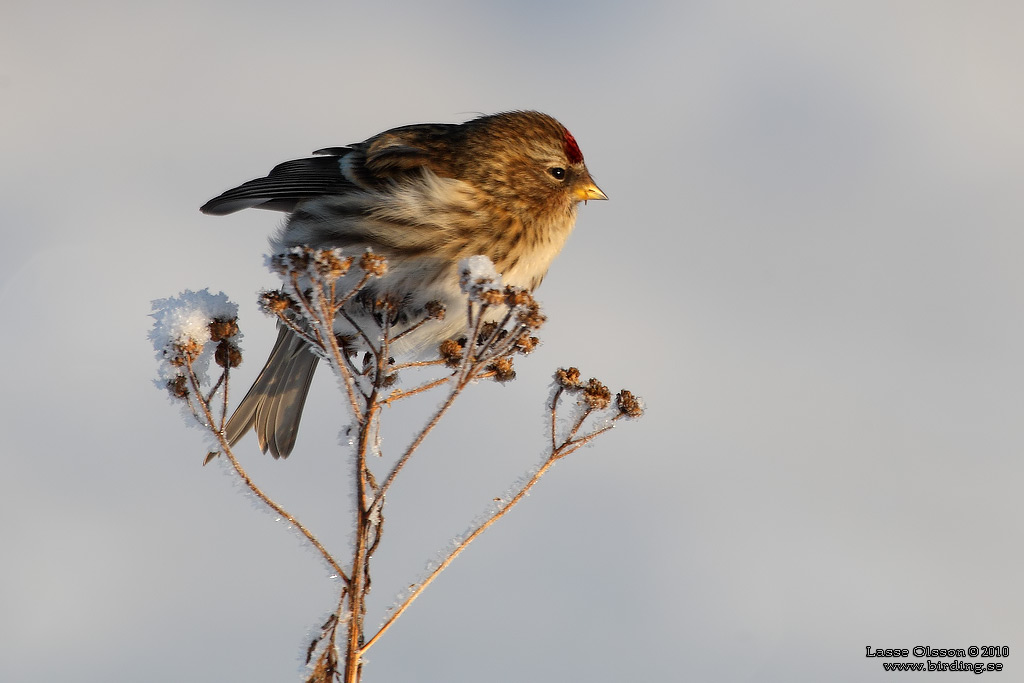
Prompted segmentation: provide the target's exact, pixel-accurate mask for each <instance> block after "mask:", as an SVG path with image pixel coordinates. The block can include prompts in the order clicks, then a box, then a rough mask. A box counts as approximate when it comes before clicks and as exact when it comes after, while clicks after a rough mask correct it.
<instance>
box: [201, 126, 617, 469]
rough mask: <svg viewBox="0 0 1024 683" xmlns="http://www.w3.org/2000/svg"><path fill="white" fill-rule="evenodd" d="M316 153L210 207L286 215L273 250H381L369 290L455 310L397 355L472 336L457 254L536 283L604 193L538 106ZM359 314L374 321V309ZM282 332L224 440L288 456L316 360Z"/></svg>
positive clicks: (507, 278)
mask: <svg viewBox="0 0 1024 683" xmlns="http://www.w3.org/2000/svg"><path fill="white" fill-rule="evenodd" d="M312 154H313V156H311V157H308V158H303V159H296V160H293V161H286V162H284V163H282V164H279V165H277V166H276V167H274V168H273V169H272V170H271V171H270V173H269V174H268V175H267V176H266V177H263V178H257V179H255V180H250V181H249V182H246V183H243V184H242V185H239V186H238V187H235V188H233V189H230V190H227V191H226V192H224V193H223V194H220V195H219V196H217V197H215V198H213V199H211V200H210V201H208V202H207V203H206V204H204V205H203V206H202V207H200V211H202V212H203V213H205V214H210V215H216V216H220V215H226V214H231V213H235V212H236V211H241V210H243V209H247V208H260V209H269V210H274V211H281V212H284V213H286V214H287V218H286V220H285V222H284V224H283V226H282V228H281V229H280V230H279V231H278V232H277V234H275V235H274V236H272V237H271V240H270V246H271V249H272V253H277V252H281V251H284V250H287V249H288V248H290V247H296V246H305V247H311V248H315V249H328V248H330V249H333V248H342V249H344V250H346V251H348V252H349V253H352V254H357V253H359V252H360V251H365V250H367V249H370V250H372V251H373V252H374V253H377V254H380V255H383V256H384V257H385V258H387V261H388V269H387V273H386V274H385V275H384V276H382V277H381V278H379V280H377V281H374V282H373V283H372V284H371V285H370V286H371V287H372V292H371V293H372V295H374V296H380V295H385V294H386V295H388V296H390V297H393V298H394V300H397V301H400V302H401V307H400V308H401V310H402V311H404V312H405V313H406V314H407V315H408V316H411V317H415V316H416V315H420V314H421V313H422V312H423V311H424V310H425V308H426V306H427V303H428V302H431V301H439V302H441V303H442V304H444V305H445V306H446V307H447V309H448V311H449V312H452V313H454V314H452V315H448V316H446V319H445V321H444V322H443V324H440V325H435V326H430V325H424V326H421V327H419V328H417V330H415V331H414V333H413V334H410V335H406V336H404V337H403V338H402V339H401V340H399V343H398V344H396V345H395V346H394V347H393V348H392V349H391V351H392V352H393V353H394V354H395V355H396V356H410V357H413V356H417V355H422V354H424V353H427V352H430V351H435V352H436V350H437V345H438V344H439V343H440V342H442V341H444V340H445V339H448V338H450V337H452V336H457V335H458V333H459V331H460V329H459V328H460V326H461V328H462V331H464V330H465V326H466V316H465V313H464V311H465V300H464V295H462V294H461V290H460V289H459V270H458V264H459V262H460V260H462V259H465V258H469V257H472V256H476V255H483V256H486V257H487V258H489V259H490V260H491V261H492V262H493V264H494V267H495V269H496V271H497V272H498V273H500V274H501V276H502V282H503V283H504V284H508V285H513V286H516V287H520V288H523V289H526V290H529V291H533V290H534V289H536V288H537V287H538V286H539V285H540V283H541V280H543V279H544V276H545V274H546V273H547V271H548V268H549V266H550V265H551V262H552V260H553V259H554V258H555V256H556V255H557V254H558V253H559V251H560V250H561V249H562V246H563V245H564V244H565V242H566V239H567V238H568V237H569V234H570V232H571V231H572V229H573V227H574V225H575V222H576V214H577V206H578V204H579V203H580V202H584V203H585V202H587V201H589V200H603V199H607V198H608V197H607V195H606V194H605V193H604V192H603V191H602V190H601V189H600V188H599V187H598V186H597V184H596V183H595V182H594V180H593V179H592V178H591V175H590V172H589V171H588V170H587V167H586V164H585V163H584V159H583V153H582V152H581V151H580V147H579V145H578V144H577V142H576V139H575V138H574V137H573V135H572V133H570V132H569V130H568V129H567V128H566V127H565V126H563V125H562V124H561V123H559V122H558V121H557V120H556V119H555V118H553V117H551V116H549V115H547V114H543V113H541V112H537V111H508V112H501V113H497V114H491V115H484V116H479V117H477V118H474V119H471V120H468V121H465V122H464V123H424V124H414V125H406V126H400V127H397V128H392V129H389V130H386V131H384V132H382V133H379V134H377V135H374V136H372V137H370V138H368V139H366V140H364V141H363V142H359V143H354V144H350V145H347V146H343V147H328V148H325V149H320V150H317V151H315V152H313V153H312ZM358 305H359V304H358V303H356V302H350V303H349V304H346V306H352V307H356V306H358ZM459 311H463V313H458V312H459ZM351 312H352V315H353V316H358V315H366V311H365V306H364V309H363V311H358V310H355V309H354V308H353V310H352V311H351ZM278 327H279V331H278V337H277V341H276V342H275V344H274V348H273V350H272V351H271V353H270V357H269V358H268V360H267V362H266V365H265V366H264V367H263V370H262V371H261V372H260V374H259V376H258V377H257V379H256V381H255V382H254V384H253V386H252V388H251V389H250V390H249V392H248V393H247V394H246V395H245V397H244V398H243V399H242V401H241V402H240V403H239V405H238V407H237V408H236V409H235V411H234V413H233V414H232V416H231V417H230V418H229V419H228V421H227V423H226V424H225V427H224V436H225V439H226V440H227V442H228V443H229V445H231V446H234V445H235V444H236V443H237V442H238V441H240V440H241V439H242V437H243V436H245V434H247V433H248V431H249V430H250V429H253V430H254V431H255V432H256V434H257V438H258V441H259V446H260V450H262V451H263V452H264V453H266V452H267V451H268V450H269V451H270V453H271V455H272V456H273V457H274V458H286V457H288V455H289V454H290V453H291V452H292V449H293V448H294V446H295V440H296V436H297V434H298V428H299V421H300V419H301V416H302V409H303V407H304V405H305V401H306V395H307V393H308V391H309V387H310V382H311V381H312V378H313V373H314V370H315V369H316V366H317V362H318V360H319V359H318V356H317V355H315V354H314V353H312V352H311V350H310V349H309V347H308V344H306V342H305V341H303V340H302V338H301V337H299V336H298V335H297V334H295V333H294V332H293V331H292V330H290V329H289V328H288V327H287V326H285V325H283V324H281V323H279V324H278ZM453 333H454V334H453Z"/></svg>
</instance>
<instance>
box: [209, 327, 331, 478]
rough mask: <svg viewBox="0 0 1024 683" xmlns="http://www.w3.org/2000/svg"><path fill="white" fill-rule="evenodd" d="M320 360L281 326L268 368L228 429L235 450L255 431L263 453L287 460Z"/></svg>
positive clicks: (226, 430)
mask: <svg viewBox="0 0 1024 683" xmlns="http://www.w3.org/2000/svg"><path fill="white" fill-rule="evenodd" d="M318 360H319V359H318V358H317V357H316V356H315V355H314V354H313V353H311V352H310V351H309V349H308V348H307V346H306V343H305V342H304V341H303V340H302V339H301V338H300V337H299V336H298V335H296V334H295V333H294V332H292V331H291V330H289V329H288V328H287V327H284V326H281V327H280V331H279V332H278V335H277V341H276V342H275V343H274V350H273V351H271V352H270V358H268V359H267V364H266V365H265V366H263V370H262V371H261V372H260V374H259V377H257V378H256V381H255V382H254V383H253V385H252V388H251V389H249V393H247V394H246V395H245V398H243V399H242V402H241V403H239V404H238V407H237V408H235V412H234V413H233V414H232V415H231V417H230V418H229V419H228V422H227V424H226V425H225V427H224V435H225V437H226V438H227V440H228V443H230V444H231V445H232V446H234V445H235V444H236V443H238V441H239V440H240V439H241V438H242V437H243V436H245V434H246V432H248V431H249V428H250V427H254V428H255V430H256V436H257V438H258V439H259V444H260V450H262V451H263V452H264V453H266V452H267V451H268V450H269V451H270V454H271V455H273V456H274V457H275V458H287V457H288V455H289V454H290V453H291V452H292V448H293V447H294V446H295V437H296V435H297V434H298V432H299V420H300V419H301V418H302V408H303V406H304V405H305V404H306V394H307V393H308V392H309V383H310V382H311V381H312V380H313V372H314V371H315V370H316V364H317V361H318Z"/></svg>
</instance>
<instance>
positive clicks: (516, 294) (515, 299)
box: [505, 285, 536, 308]
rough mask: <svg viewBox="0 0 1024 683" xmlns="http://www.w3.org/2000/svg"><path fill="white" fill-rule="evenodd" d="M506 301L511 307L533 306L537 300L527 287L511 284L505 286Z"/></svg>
mask: <svg viewBox="0 0 1024 683" xmlns="http://www.w3.org/2000/svg"><path fill="white" fill-rule="evenodd" d="M505 303H506V304H507V305H508V306H509V307H510V308H515V307H516V306H532V305H534V304H535V303H536V302H535V301H534V300H533V296H532V295H531V294H530V293H529V292H527V291H526V290H525V289H519V288H518V287H513V286H511V285H509V286H508V287H506V288H505Z"/></svg>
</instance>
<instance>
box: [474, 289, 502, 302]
mask: <svg viewBox="0 0 1024 683" xmlns="http://www.w3.org/2000/svg"><path fill="white" fill-rule="evenodd" d="M479 298H480V303H484V304H487V305H488V306H500V305H501V304H503V303H505V294H504V292H502V291H500V290H497V289H487V290H484V291H482V292H480V297H479Z"/></svg>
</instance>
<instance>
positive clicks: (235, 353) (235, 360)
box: [213, 339, 242, 368]
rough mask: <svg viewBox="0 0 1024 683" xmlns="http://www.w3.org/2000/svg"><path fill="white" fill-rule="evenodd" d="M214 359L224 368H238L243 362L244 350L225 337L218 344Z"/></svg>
mask: <svg viewBox="0 0 1024 683" xmlns="http://www.w3.org/2000/svg"><path fill="white" fill-rule="evenodd" d="M213 359H214V360H215V361H216V362H217V365H219V366H221V367H222V368H237V367H238V366H239V365H241V364H242V351H241V350H240V349H239V348H238V347H237V346H235V345H234V344H232V343H231V342H230V341H229V340H227V339H223V340H221V342H220V343H219V344H217V350H216V351H214V352H213Z"/></svg>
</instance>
